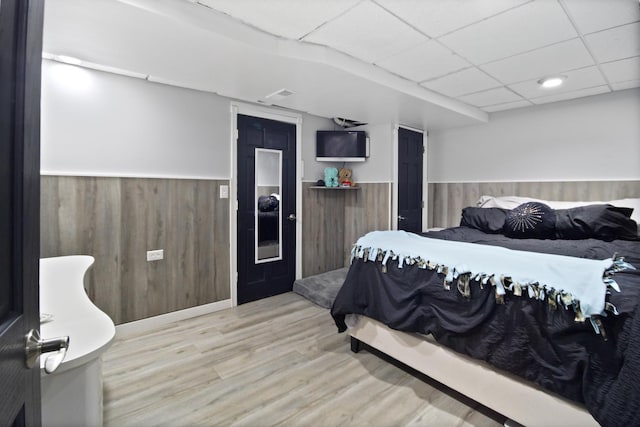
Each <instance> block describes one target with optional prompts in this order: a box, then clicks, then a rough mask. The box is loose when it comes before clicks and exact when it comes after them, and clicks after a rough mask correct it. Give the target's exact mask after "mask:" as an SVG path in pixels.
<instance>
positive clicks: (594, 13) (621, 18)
mask: <svg viewBox="0 0 640 427" xmlns="http://www.w3.org/2000/svg"><path fill="white" fill-rule="evenodd" d="M563 3H564V5H565V6H566V7H567V10H568V11H569V14H570V15H571V17H572V18H573V21H574V22H575V24H576V26H577V27H578V30H580V32H582V34H589V33H593V32H595V31H600V30H604V29H607V28H611V27H617V26H619V25H624V24H629V23H631V22H636V21H640V8H639V7H638V1H637V0H589V1H585V0H563Z"/></svg>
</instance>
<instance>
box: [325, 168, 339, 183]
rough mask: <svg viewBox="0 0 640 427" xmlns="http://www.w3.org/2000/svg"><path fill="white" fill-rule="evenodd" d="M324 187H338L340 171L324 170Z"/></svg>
mask: <svg viewBox="0 0 640 427" xmlns="http://www.w3.org/2000/svg"><path fill="white" fill-rule="evenodd" d="M324 185H325V187H337V186H338V169H336V168H324Z"/></svg>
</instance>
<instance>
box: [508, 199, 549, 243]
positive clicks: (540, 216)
mask: <svg viewBox="0 0 640 427" xmlns="http://www.w3.org/2000/svg"><path fill="white" fill-rule="evenodd" d="M555 226H556V214H555V212H554V210H553V209H551V208H550V207H549V206H547V205H545V204H544V203H538V202H527V203H523V204H521V205H520V206H518V207H516V208H514V209H512V210H510V211H509V212H507V216H506V218H505V221H504V234H505V235H506V236H509V237H513V238H517V239H550V238H553V237H554V236H555Z"/></svg>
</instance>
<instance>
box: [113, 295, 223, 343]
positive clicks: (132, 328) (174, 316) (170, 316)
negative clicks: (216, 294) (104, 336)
mask: <svg viewBox="0 0 640 427" xmlns="http://www.w3.org/2000/svg"><path fill="white" fill-rule="evenodd" d="M231 307H232V304H231V300H230V299H226V300H223V301H216V302H212V303H210V304H204V305H199V306H196V307H191V308H185V309H184V310H178V311H173V312H171V313H166V314H160V315H158V316H153V317H148V318H146V319H141V320H136V321H133V322H128V323H123V324H121V325H117V326H116V338H127V337H129V336H131V335H137V334H141V333H144V332H147V331H150V330H151V329H154V328H157V327H158V326H162V325H166V324H168V323H172V322H178V321H180V320H185V319H190V318H192V317H198V316H202V315H204V314H210V313H215V312H216V311H220V310H224V309H227V308H231Z"/></svg>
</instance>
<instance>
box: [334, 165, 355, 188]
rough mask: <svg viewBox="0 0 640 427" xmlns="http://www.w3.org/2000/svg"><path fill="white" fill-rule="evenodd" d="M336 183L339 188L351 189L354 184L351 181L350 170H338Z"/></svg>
mask: <svg viewBox="0 0 640 427" xmlns="http://www.w3.org/2000/svg"><path fill="white" fill-rule="evenodd" d="M338 182H339V183H340V187H353V186H354V185H355V183H354V182H353V181H352V180H351V169H347V168H340V171H339V172H338Z"/></svg>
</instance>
